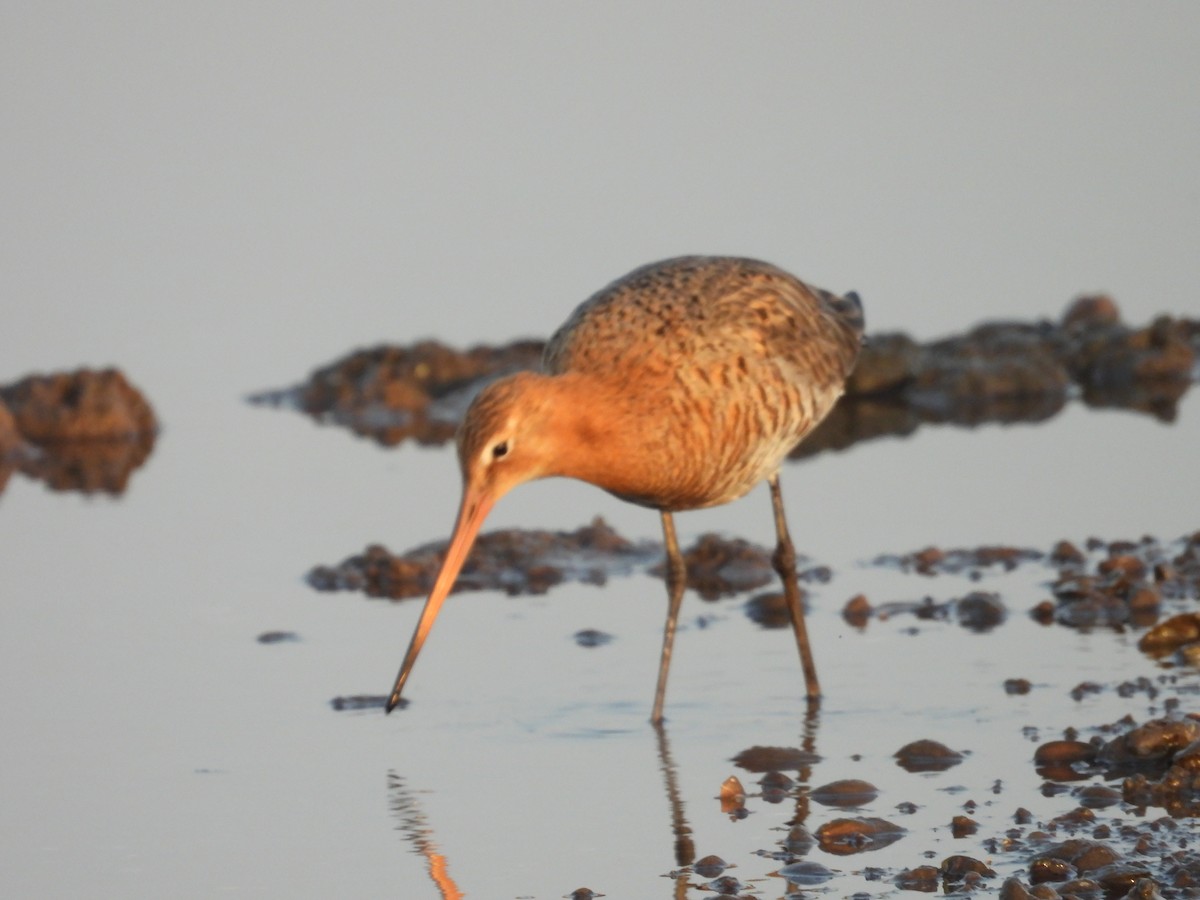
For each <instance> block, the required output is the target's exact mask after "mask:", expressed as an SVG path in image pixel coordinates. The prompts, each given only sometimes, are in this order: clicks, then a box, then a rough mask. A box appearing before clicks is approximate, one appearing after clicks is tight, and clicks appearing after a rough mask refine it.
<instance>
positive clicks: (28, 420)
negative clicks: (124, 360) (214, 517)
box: [0, 369, 158, 494]
mask: <svg viewBox="0 0 1200 900" xmlns="http://www.w3.org/2000/svg"><path fill="white" fill-rule="evenodd" d="M157 433H158V421H157V419H156V418H155V415H154V411H153V409H152V408H151V407H150V404H149V402H147V400H146V398H145V397H144V396H143V395H142V393H141V392H140V391H139V390H138V389H137V388H135V387H134V386H133V385H132V384H130V382H129V381H128V380H127V379H126V377H125V376H124V374H123V373H121V372H120V371H119V370H117V369H103V370H99V371H93V370H90V369H79V370H77V371H75V372H58V373H54V374H52V375H31V376H29V377H27V378H24V379H22V380H20V381H17V382H14V383H13V384H9V385H4V386H0V488H2V487H3V484H4V482H5V481H6V480H7V478H8V475H9V474H10V473H11V471H12V470H13V469H16V470H19V471H20V472H21V473H22V474H24V475H26V476H28V477H30V478H35V479H38V480H40V481H43V482H45V483H46V485H47V486H49V487H50V488H51V489H53V490H57V491H83V492H85V493H97V492H104V493H109V494H120V493H123V492H124V490H125V488H126V486H127V484H128V481H129V477H130V475H131V474H132V473H133V471H134V470H135V469H136V468H138V467H139V466H140V465H142V463H143V462H145V460H146V458H147V457H148V456H149V455H150V452H151V450H152V449H153V448H154V439H155V437H156V435H157Z"/></svg>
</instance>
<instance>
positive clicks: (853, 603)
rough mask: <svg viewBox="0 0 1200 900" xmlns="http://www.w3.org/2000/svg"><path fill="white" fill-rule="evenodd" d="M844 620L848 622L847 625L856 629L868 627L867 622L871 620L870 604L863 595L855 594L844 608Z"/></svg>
mask: <svg viewBox="0 0 1200 900" xmlns="http://www.w3.org/2000/svg"><path fill="white" fill-rule="evenodd" d="M842 618H843V619H845V620H846V623H847V624H849V625H853V626H854V627H855V628H864V627H866V624H867V620H868V619H869V618H871V604H870V602H868V600H867V598H866V597H865V596H863V595H862V594H855V595H854V596H853V597H851V598H850V599H849V600H847V601H846V605H845V606H844V607H842Z"/></svg>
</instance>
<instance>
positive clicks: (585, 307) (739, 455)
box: [387, 256, 863, 723]
mask: <svg viewBox="0 0 1200 900" xmlns="http://www.w3.org/2000/svg"><path fill="white" fill-rule="evenodd" d="M862 333H863V313H862V304H861V303H860V302H859V299H858V296H857V295H856V294H853V293H849V294H846V295H845V296H844V297H838V296H835V295H834V294H831V293H829V292H828V291H823V290H820V289H818V288H814V287H810V286H809V285H807V284H805V283H804V282H802V281H800V280H798V279H797V278H794V277H793V276H791V275H789V274H788V273H787V272H785V271H783V270H782V269H778V268H776V267H775V266H772V265H769V264H768V263H764V262H759V261H757V260H751V259H739V258H734V257H721V256H690V257H681V258H678V259H669V260H665V261H663V262H657V263H652V264H650V265H647V266H643V267H641V268H639V269H635V270H634V271H633V272H630V273H629V274H628V275H626V276H625V277H624V278H621V279H619V280H618V281H615V282H613V283H612V284H611V285H609V286H608V287H606V288H604V289H603V290H602V291H600V292H599V293H597V294H595V295H593V296H592V297H591V298H590V299H588V300H586V301H585V302H584V303H583V304H582V305H580V306H579V307H578V308H577V309H576V310H575V312H574V313H573V314H572V315H571V317H570V318H569V319H568V320H567V321H566V323H565V324H564V325H563V326H562V327H561V328H559V330H558V331H557V332H556V333H555V334H554V336H553V337H552V338H551V339H550V342H549V343H548V344H547V345H546V350H545V356H544V358H543V361H542V362H543V365H542V368H543V371H542V372H540V373H533V372H520V373H517V374H515V375H511V376H509V377H507V378H503V379H501V380H499V381H496V382H494V383H493V384H491V385H489V386H488V387H486V388H485V389H484V390H483V391H481V392H480V394H479V396H478V397H476V398H475V401H474V402H473V403H472V404H471V407H470V409H469V410H468V411H467V415H466V418H465V420H464V421H463V424H462V427H461V428H460V429H459V431H458V458H459V464H460V466H461V468H462V478H463V493H462V503H461V505H460V507H459V511H458V520H457V523H456V524H455V526H454V534H453V537H452V538H451V541H450V547H449V550H448V551H447V553H446V559H445V561H444V562H443V563H442V569H441V572H440V573H439V575H438V577H437V581H436V582H435V583H434V586H433V590H432V591H431V592H430V594H429V599H428V600H426V602H425V608H424V609H423V610H422V612H421V617H420V619H419V620H418V621H417V626H416V630H415V631H414V632H413V636H412V641H411V643H410V644H409V646H408V652H407V653H406V654H405V656H404V662H403V664H402V665H401V666H400V674H399V675H398V676H397V677H396V683H395V687H394V688H393V690H392V694H391V697H390V698H389V699H388V703H387V710H388V712H391V711H392V710H393V709H394V708H395V707H396V705H397V704H398V703H399V702H400V692H401V691H402V690H403V688H404V683H405V681H407V680H408V676H409V674H410V673H411V672H412V668H413V664H414V663H415V662H416V660H417V654H418V653H420V651H421V646H422V645H423V644H424V643H425V639H426V638H427V637H428V636H429V630H430V629H431V628H432V627H433V622H434V619H435V618H436V617H437V614H438V610H439V609H440V608H441V606H442V603H443V601H444V600H445V599H446V596H447V595H448V594H449V593H450V590H451V588H453V586H454V582H455V579H456V578H457V577H458V573H459V570H460V569H461V568H462V566H463V562H464V561H465V560H466V557H467V553H468V552H469V551H470V549H471V546H472V544H473V543H474V541H475V536H476V535H477V534H478V533H479V529H480V526H481V525H482V524H483V521H484V518H485V517H486V516H487V514H488V512H489V511H490V510H491V508H492V506H493V505H494V504H495V503H496V501H497V500H499V499H500V498H501V497H502V496H504V495H505V494H506V493H508V492H509V491H510V490H512V489H513V488H514V487H516V486H517V485H519V484H523V483H525V482H527V481H533V480H534V479H537V478H548V477H551V476H565V477H568V478H578V479H581V480H583V481H587V482H589V483H591V484H594V485H596V486H597V487H601V488H603V489H604V490H606V491H608V492H609V493H612V494H615V495H616V496H617V497H620V498H621V499H622V500H628V501H629V502H630V503H636V504H638V505H640V506H648V507H650V508H652V509H657V510H658V511H659V512H660V513H661V516H662V527H663V537H664V539H665V543H666V555H667V579H666V580H667V588H668V606H667V622H666V627H665V629H664V632H663V646H662V656H661V659H660V661H659V672H658V686H657V689H656V690H655V694H654V710H653V713H652V714H651V721H653V722H655V723H658V722H661V721H662V717H663V716H662V712H663V698H664V696H665V694H666V686H667V670H668V668H669V666H670V662H671V648H672V645H673V643H674V639H675V623H676V620H677V618H678V616H679V606H680V602H681V600H682V599H683V591H684V588H685V586H686V582H687V570H686V567H685V564H684V561H683V556H682V555H681V554H680V552H679V543H678V541H677V540H676V537H675V522H674V519H673V514H674V513H676V512H680V511H683V510H689V509H702V508H704V507H708V506H717V505H719V504H722V503H728V502H729V501H731V500H736V499H737V498H738V497H741V496H742V495H744V494H746V493H747V492H748V491H749V490H750V489H751V488H753V487H754V486H755V485H756V484H758V483H759V482H760V481H763V480H766V481H767V483H768V484H769V485H770V489H771V503H772V506H773V509H774V514H775V531H776V536H777V538H778V545H777V547H776V550H775V554H774V556H773V560H772V562H773V565H774V567H775V569H776V571H777V572H778V573H779V576H780V578H781V579H782V581H783V588H784V595H785V597H786V600H787V605H788V610H789V612H790V614H791V619H792V627H793V629H794V631H795V635H796V646H797V648H798V649H799V651H800V661H801V665H802V667H803V670H804V680H805V687H806V693H807V697H808V699H809V701H810V703H812V702H815V701H816V700H817V699H818V698H819V697H820V687H819V686H818V683H817V670H816V665H815V664H814V662H813V657H812V650H811V648H810V647H809V643H808V633H807V631H806V629H805V624H804V609H803V606H802V605H801V600H800V588H799V585H798V584H797V580H796V554H795V550H794V549H793V547H792V542H791V538H790V537H789V535H788V529H787V522H786V521H785V519H784V513H783V499H782V497H781V495H780V491H779V466H780V464H781V463H782V462H783V459H784V457H785V456H786V455H787V454H788V452H789V451H790V450H791V449H792V448H793V447H794V446H795V445H796V444H797V443H798V442H799V441H800V440H801V439H803V438H804V436H805V435H807V434H808V433H809V432H810V431H812V430H813V428H814V427H816V425H817V423H818V422H820V421H821V419H823V418H824V417H825V415H826V413H828V412H829V410H830V409H831V408H832V407H833V405H834V403H835V402H836V401H837V399H838V397H839V396H841V394H842V391H843V389H844V386H845V381H846V377H847V376H848V375H849V374H850V371H851V370H852V369H853V368H854V363H855V360H856V359H857V358H858V350H859V347H860V345H861V343H862Z"/></svg>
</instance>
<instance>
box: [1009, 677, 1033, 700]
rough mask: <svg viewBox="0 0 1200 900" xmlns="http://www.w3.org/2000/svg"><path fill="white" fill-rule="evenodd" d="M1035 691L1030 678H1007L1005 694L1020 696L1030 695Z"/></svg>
mask: <svg viewBox="0 0 1200 900" xmlns="http://www.w3.org/2000/svg"><path fill="white" fill-rule="evenodd" d="M1032 689H1033V685H1032V684H1030V682H1029V679H1028V678H1006V679H1005V680H1004V693H1006V694H1008V695H1009V696H1010V697H1011V696H1017V695H1020V694H1028V693H1029V692H1030V691H1031V690H1032Z"/></svg>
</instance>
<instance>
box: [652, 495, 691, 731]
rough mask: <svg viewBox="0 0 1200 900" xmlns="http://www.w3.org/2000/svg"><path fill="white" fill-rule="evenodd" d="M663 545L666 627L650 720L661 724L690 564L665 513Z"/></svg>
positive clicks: (663, 517)
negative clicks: (672, 652)
mask: <svg viewBox="0 0 1200 900" xmlns="http://www.w3.org/2000/svg"><path fill="white" fill-rule="evenodd" d="M662 527H663V543H664V544H665V545H666V548H667V624H666V626H665V627H664V628H663V645H662V656H661V657H660V658H659V661H658V687H657V688H655V690H654V711H653V712H652V713H650V721H651V722H653V723H654V724H655V725H658V724H660V723H661V722H662V720H663V700H664V699H665V697H666V694H667V670H668V669H669V668H670V667H671V648H672V647H673V646H674V644H675V623H676V621H678V619H679V606H680V604H681V603H682V602H683V589H684V588H685V587H687V565H686V564H685V563H684V561H683V554H682V553H680V552H679V541H678V540H677V539H676V537H675V520H674V519H673V518H671V514H670V513H669V512H664V513H663V514H662Z"/></svg>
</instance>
